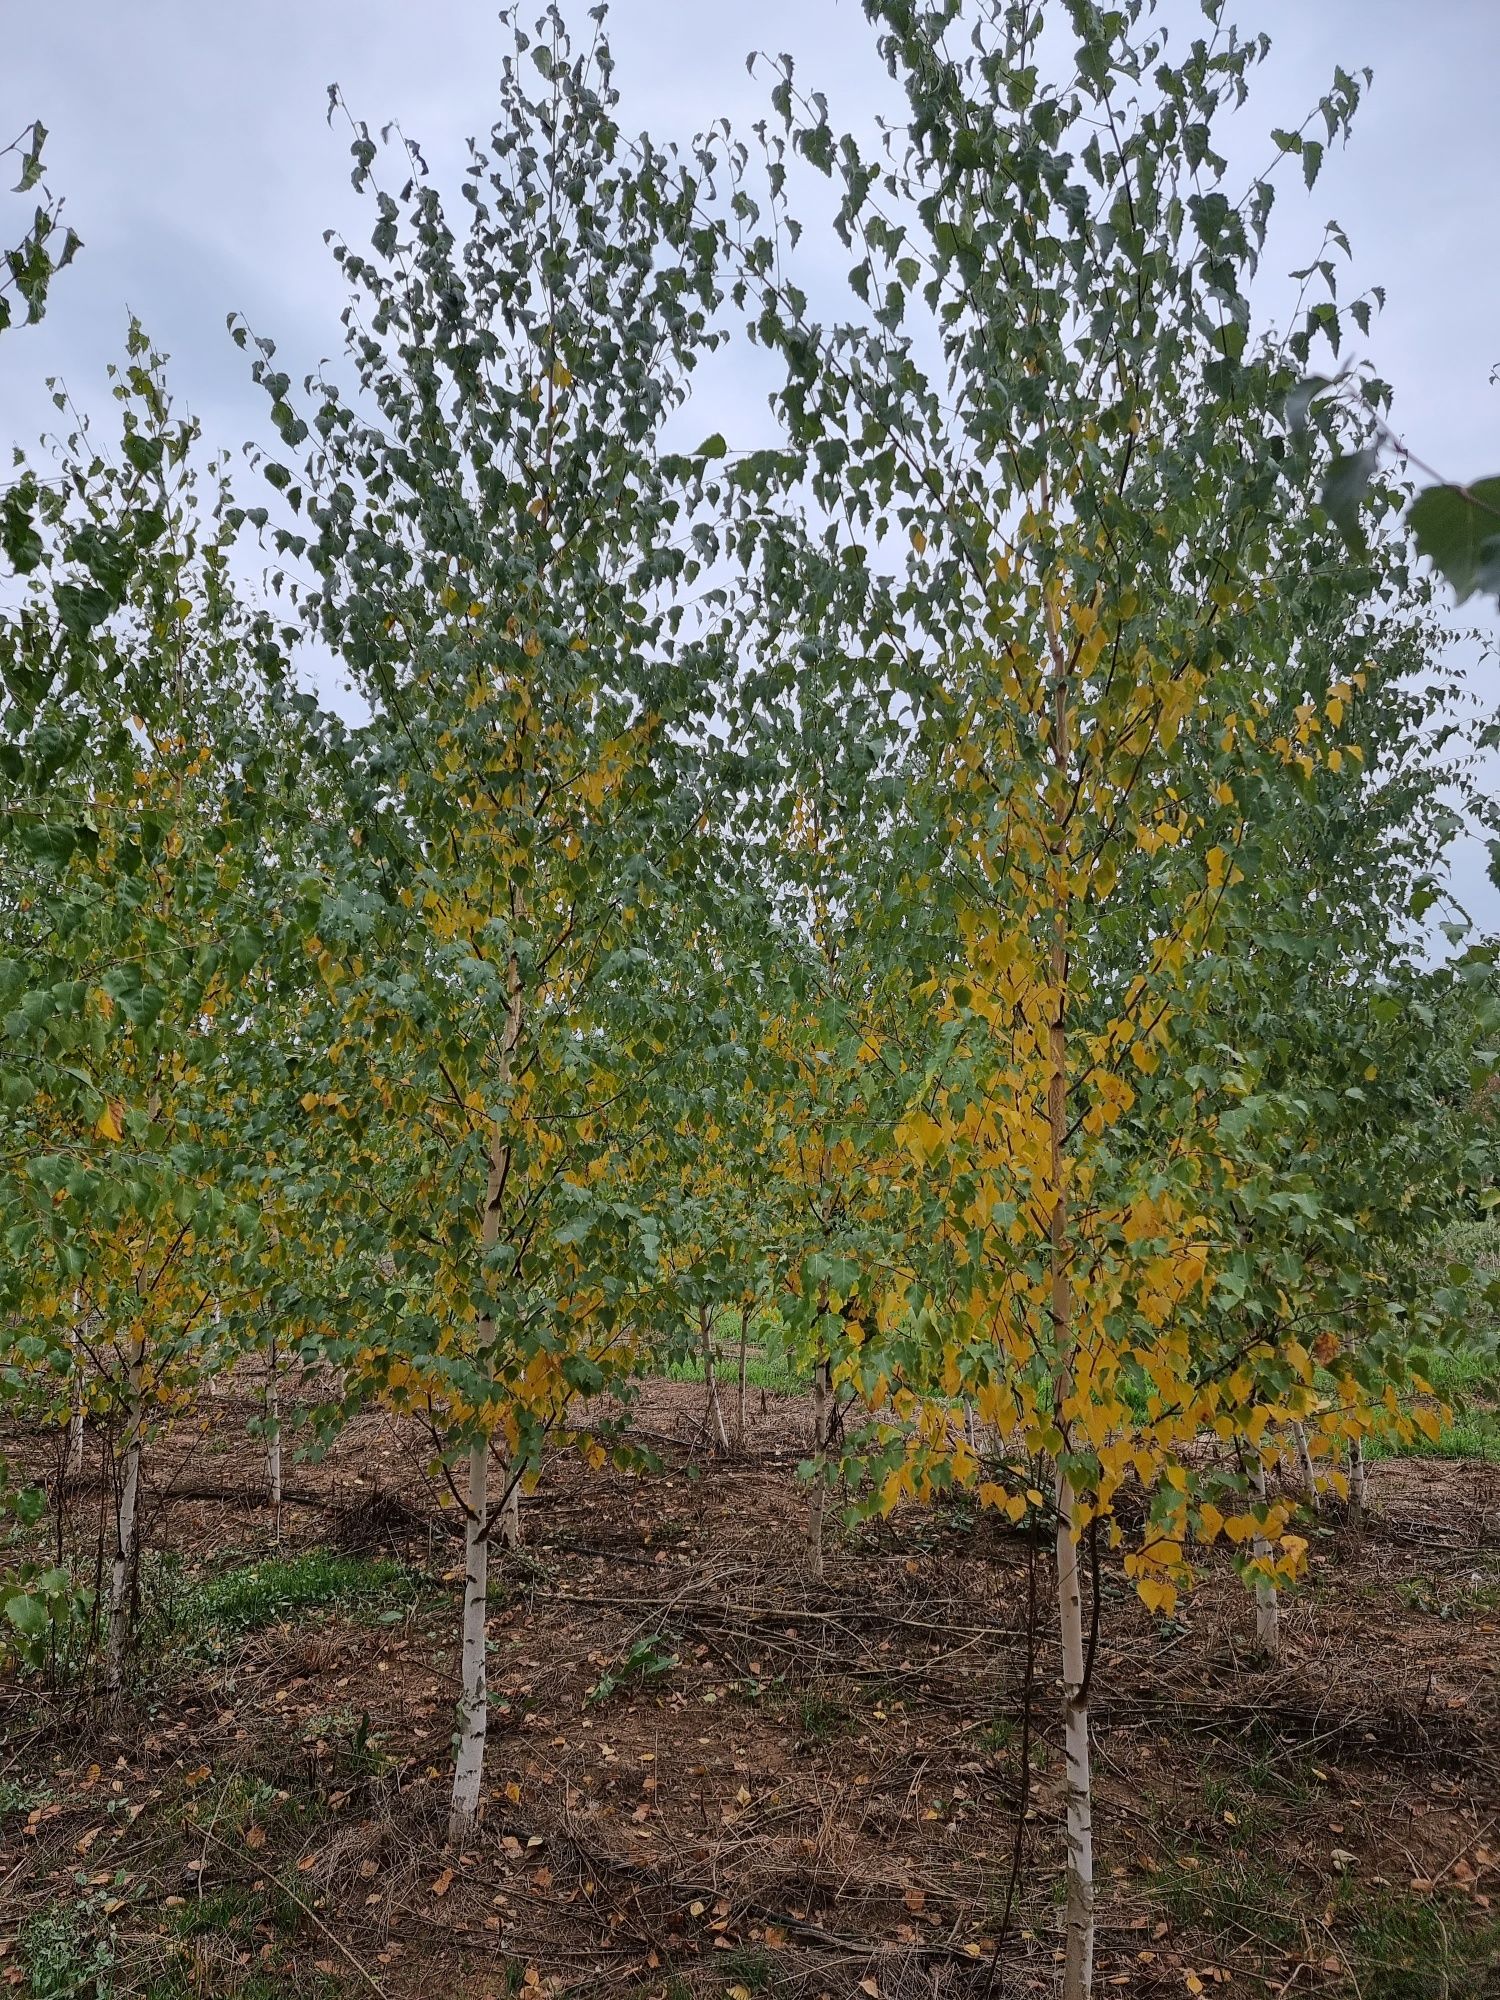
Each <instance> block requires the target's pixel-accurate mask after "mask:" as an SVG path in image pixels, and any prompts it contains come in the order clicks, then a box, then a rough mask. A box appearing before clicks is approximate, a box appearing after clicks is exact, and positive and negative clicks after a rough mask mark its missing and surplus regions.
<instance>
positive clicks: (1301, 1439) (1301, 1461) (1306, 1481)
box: [1292, 1424, 1318, 1514]
mask: <svg viewBox="0 0 1500 2000" xmlns="http://www.w3.org/2000/svg"><path fill="white" fill-rule="evenodd" d="M1292 1430H1293V1433H1294V1434H1295V1436H1296V1439H1297V1464H1298V1466H1299V1467H1300V1468H1301V1473H1302V1495H1303V1498H1304V1499H1305V1500H1306V1502H1307V1504H1308V1506H1309V1507H1311V1509H1312V1510H1313V1512H1314V1513H1315V1514H1316V1513H1317V1511H1318V1475H1317V1474H1316V1473H1315V1472H1314V1470H1313V1462H1312V1453H1311V1452H1310V1451H1309V1450H1308V1447H1307V1432H1306V1431H1305V1430H1304V1429H1303V1427H1302V1425H1301V1424H1293V1425H1292Z"/></svg>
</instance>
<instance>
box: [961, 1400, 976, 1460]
mask: <svg viewBox="0 0 1500 2000" xmlns="http://www.w3.org/2000/svg"><path fill="white" fill-rule="evenodd" d="M964 1443H965V1444H966V1445H967V1446H968V1447H969V1449H970V1451H972V1452H973V1453H974V1454H975V1456H976V1457H977V1456H978V1453H979V1419H978V1418H977V1417H976V1416H975V1414H974V1405H973V1404H972V1403H971V1402H970V1401H969V1400H968V1398H967V1397H965V1398H964Z"/></svg>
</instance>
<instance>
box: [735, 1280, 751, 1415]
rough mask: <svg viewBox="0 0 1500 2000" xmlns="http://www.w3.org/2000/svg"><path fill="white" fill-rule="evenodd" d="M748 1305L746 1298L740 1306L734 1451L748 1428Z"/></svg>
mask: <svg viewBox="0 0 1500 2000" xmlns="http://www.w3.org/2000/svg"><path fill="white" fill-rule="evenodd" d="M749 1357H750V1305H749V1301H748V1300H747V1301H746V1302H745V1304H744V1305H742V1306H741V1307H740V1362H739V1380H738V1385H737V1386H738V1391H739V1393H738V1396H737V1399H736V1402H735V1410H734V1447H735V1450H736V1451H743V1450H744V1449H745V1436H746V1432H747V1431H748V1429H749V1418H748V1415H747V1413H746V1409H745V1384H746V1381H747V1378H748V1370H749V1365H750V1358H749Z"/></svg>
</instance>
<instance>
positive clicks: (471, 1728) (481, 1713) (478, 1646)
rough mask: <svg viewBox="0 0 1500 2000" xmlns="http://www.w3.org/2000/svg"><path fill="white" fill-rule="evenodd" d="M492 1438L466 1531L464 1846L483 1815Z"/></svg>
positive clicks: (476, 1450)
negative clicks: (481, 1804)
mask: <svg viewBox="0 0 1500 2000" xmlns="http://www.w3.org/2000/svg"><path fill="white" fill-rule="evenodd" d="M489 1462H490V1446H489V1439H488V1438H485V1437H480V1438H476V1439H475V1440H474V1442H473V1443H472V1444H471V1445H470V1446H469V1492H468V1519H467V1522H466V1524H465V1527H464V1629H463V1659H462V1665H461V1668H460V1674H461V1686H460V1691H459V1697H458V1762H457V1764H456V1766H455V1767H454V1772H453V1803H452V1808H451V1810H450V1811H449V1814H448V1838H449V1840H450V1841H452V1842H453V1844H454V1846H455V1847H462V1845H463V1843H464V1841H465V1840H467V1839H468V1837H469V1835H470V1834H471V1833H472V1832H473V1830H474V1823H475V1821H476V1819H477V1818H478V1815H479V1789H480V1785H481V1784H482V1782H483V1780H484V1739H485V1725H486V1722H487V1720H488V1715H489V1693H488V1685H487V1674H486V1660H485V1607H486V1601H487V1598H488V1593H489V1580H490V1545H489V1540H488V1538H487V1536H486V1533H485V1530H486V1528H487V1527H488V1524H489V1523H488V1511H489V1510H488V1481H489Z"/></svg>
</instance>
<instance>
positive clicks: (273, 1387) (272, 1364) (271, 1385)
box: [266, 1334, 281, 1542]
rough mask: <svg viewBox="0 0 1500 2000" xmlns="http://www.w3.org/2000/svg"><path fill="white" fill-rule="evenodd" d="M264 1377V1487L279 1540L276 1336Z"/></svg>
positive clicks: (279, 1495)
mask: <svg viewBox="0 0 1500 2000" xmlns="http://www.w3.org/2000/svg"><path fill="white" fill-rule="evenodd" d="M268 1361H269V1367H268V1372H267V1375H266V1487H267V1490H268V1492H269V1495H270V1500H271V1519H272V1522H273V1524H274V1526H275V1530H276V1539H277V1541H278V1542H279V1541H280V1540H281V1383H280V1380H279V1378H278V1376H277V1372H276V1363H277V1353H276V1336H275V1335H274V1334H272V1336H271V1347H270V1353H269V1356H268Z"/></svg>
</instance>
